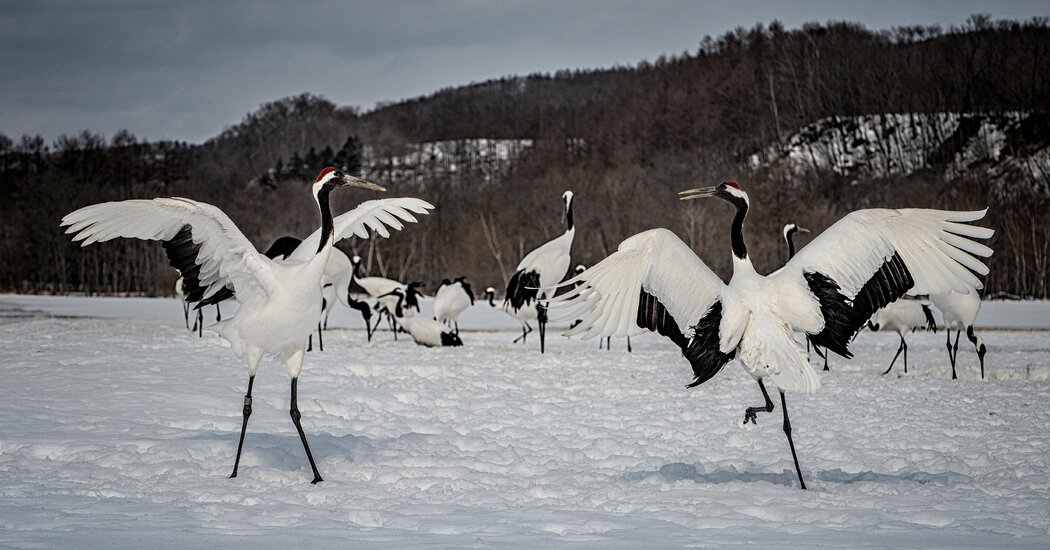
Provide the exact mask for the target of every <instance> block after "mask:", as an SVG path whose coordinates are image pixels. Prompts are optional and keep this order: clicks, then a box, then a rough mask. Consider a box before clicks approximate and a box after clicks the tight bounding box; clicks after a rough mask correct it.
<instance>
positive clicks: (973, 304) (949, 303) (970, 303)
mask: <svg viewBox="0 0 1050 550" xmlns="http://www.w3.org/2000/svg"><path fill="white" fill-rule="evenodd" d="M976 288H980V287H976ZM930 301H931V302H933V305H934V307H936V308H937V309H939V310H940V311H941V317H942V318H943V319H944V332H945V333H946V338H947V339H948V341H947V344H946V345H947V347H948V358H949V359H950V360H951V364H952V379H956V378H958V374H957V373H956V370H955V364H956V359H957V358H958V355H959V335H961V334H962V332H963V331H966V338H967V339H968V340H969V341H970V343H972V344H973V347H974V351H976V352H977V358H978V360H980V362H981V378H984V355H985V353H987V352H988V348H987V347H985V345H984V339H982V338H981V337H980V336H977V335H976V334H974V332H973V323H974V321H976V320H977V312H979V311H980V310H981V296H980V295H979V294H977V290H976V289H974V288H970V289H966V291H965V292H959V291H956V290H952V291H951V292H941V293H936V294H930ZM952 330H955V331H956V333H955V344H954V345H953V344H952V343H951V337H952Z"/></svg>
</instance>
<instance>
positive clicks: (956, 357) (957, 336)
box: [949, 330, 962, 380]
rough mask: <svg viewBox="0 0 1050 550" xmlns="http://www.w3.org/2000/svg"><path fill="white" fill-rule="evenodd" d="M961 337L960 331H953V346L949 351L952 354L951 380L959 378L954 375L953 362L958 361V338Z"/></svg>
mask: <svg viewBox="0 0 1050 550" xmlns="http://www.w3.org/2000/svg"><path fill="white" fill-rule="evenodd" d="M961 335H962V330H957V331H955V346H954V349H953V350H949V352H950V353H951V354H952V380H956V379H958V378H959V376H958V375H957V374H956V373H955V362H956V361H957V360H958V359H959V336H961Z"/></svg>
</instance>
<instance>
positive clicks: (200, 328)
mask: <svg viewBox="0 0 1050 550" xmlns="http://www.w3.org/2000/svg"><path fill="white" fill-rule="evenodd" d="M197 338H204V309H203V308H201V309H198V310H197Z"/></svg>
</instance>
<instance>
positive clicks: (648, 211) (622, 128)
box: [0, 16, 1050, 297]
mask: <svg viewBox="0 0 1050 550" xmlns="http://www.w3.org/2000/svg"><path fill="white" fill-rule="evenodd" d="M1048 113H1050V26H1048V23H1047V20H1046V19H1037V20H1032V21H1025V22H1017V21H991V20H989V19H988V18H986V17H981V16H974V17H972V18H971V19H970V20H969V22H968V24H967V25H966V26H965V27H963V28H950V29H940V28H930V27H906V28H897V29H893V30H889V31H873V30H869V29H865V28H864V27H862V26H859V25H856V24H852V23H828V24H809V25H806V26H803V27H802V28H800V29H791V30H789V29H784V28H783V27H782V26H780V25H779V24H776V23H774V24H771V25H768V26H764V25H758V26H755V27H754V28H751V29H737V30H735V31H732V32H729V33H726V34H724V35H723V36H721V37H718V38H710V37H708V38H703V39H702V40H700V39H699V37H698V47H697V48H695V49H694V50H692V51H689V52H685V53H683V54H681V55H678V56H673V57H662V58H660V59H656V60H653V61H651V62H645V63H641V64H639V65H637V66H633V67H626V66H625V67H615V68H610V69H604V70H593V71H562V72H558V73H555V74H553V75H529V76H520V77H519V76H508V77H506V78H502V79H499V80H492V81H488V82H482V83H473V84H469V85H465V86H462V87H458V88H451V89H445V90H441V91H438V92H436V93H434V94H432V95H430V96H426V97H421V98H416V99H412V100H409V101H404V102H399V103H394V104H389V105H383V106H379V107H377V108H376V109H374V110H371V111H368V112H361V111H359V110H358V109H355V108H350V107H339V106H336V105H334V104H332V103H331V102H329V101H327V100H325V99H323V98H320V97H316V96H313V95H311V94H309V93H305V94H302V95H300V96H296V97H290V98H285V99H280V100H277V101H274V102H271V103H267V104H265V105H263V106H261V107H260V108H259V109H258V110H257V111H255V112H252V113H250V114H248V115H247V116H246V117H245V118H244V119H243V120H242V121H240V122H239V123H236V124H234V125H232V126H230V127H229V128H227V130H225V131H224V132H223V133H222V134H220V135H219V136H216V137H215V138H213V139H211V140H209V141H207V142H206V143H204V144H199V145H190V144H181V143H144V142H140V141H139V140H137V139H136V138H135V137H134V136H131V135H129V134H127V133H120V134H118V135H117V136H114V137H112V138H111V139H109V140H107V139H106V138H104V137H103V136H98V135H95V134H92V133H91V132H90V131H85V132H84V133H83V134H81V135H78V136H64V137H61V138H59V139H58V140H56V141H55V142H54V143H51V144H48V143H45V142H44V140H42V139H40V138H39V137H33V136H22V137H21V138H20V139H17V140H16V139H11V138H8V137H4V136H2V135H0V196H2V198H3V201H2V205H0V216H2V221H0V224H2V225H0V227H3V239H2V240H0V255H2V257H4V258H5V259H9V260H8V261H6V262H5V263H4V265H2V266H0V290H17V291H88V292H145V293H167V292H169V288H170V283H171V282H173V281H174V277H173V276H172V272H171V270H170V268H168V267H167V266H166V263H165V262H164V259H163V254H162V252H161V251H160V247H159V246H157V245H156V244H155V243H111V244H105V245H102V246H93V247H89V248H86V249H83V250H77V249H76V247H75V246H74V245H71V244H70V243H69V242H68V238H67V237H65V236H64V235H62V234H61V232H60V231H59V230H58V229H57V223H58V220H59V218H61V216H62V215H63V214H65V213H66V212H68V211H70V210H72V209H74V208H76V207H79V206H82V205H84V204H88V203H92V202H98V201H102V200H115V199H122V198H130V197H154V196H168V195H181V196H189V197H192V198H195V199H198V200H202V201H206V202H212V203H214V204H217V205H218V206H220V207H221V208H223V209H224V210H225V211H226V212H227V213H228V214H229V215H230V216H231V218H233V219H234V220H235V221H237V223H238V224H239V226H240V227H242V229H244V231H245V233H246V235H247V236H248V237H249V238H250V239H251V240H252V241H253V242H254V243H255V244H256V245H257V246H258V247H260V248H265V247H266V246H267V245H268V244H269V242H270V241H271V240H272V239H274V238H276V237H278V236H280V235H283V234H297V235H303V234H305V233H307V232H308V231H309V230H311V229H312V228H313V226H314V225H315V224H316V223H317V214H316V207H315V206H314V205H313V204H312V201H311V199H310V197H309V195H308V193H306V191H305V189H304V187H303V186H302V185H301V182H303V181H309V180H312V178H313V176H314V175H316V171H317V170H318V169H319V168H320V167H322V166H324V165H326V164H333V163H334V164H339V165H341V166H345V167H347V168H352V169H357V170H360V171H361V172H363V173H364V175H365V176H367V177H370V178H373V179H376V180H378V181H380V182H381V183H383V184H384V185H387V186H388V187H389V188H390V191H391V194H393V195H414V196H420V197H422V198H426V199H428V200H430V201H432V202H434V203H435V204H437V205H438V206H439V209H438V211H437V212H436V213H435V214H434V215H433V216H431V217H429V219H427V220H424V221H423V223H422V225H423V226H424V228H422V229H419V228H412V227H410V228H408V230H406V231H404V232H403V233H401V234H397V235H395V236H394V237H393V238H392V239H391V240H389V241H384V242H375V241H367V242H348V243H344V244H343V245H342V246H343V248H344V249H346V250H354V251H358V252H360V253H362V255H363V256H365V257H366V266H365V267H366V270H367V271H368V272H369V273H373V274H378V273H382V274H385V275H388V276H394V277H403V278H407V279H418V280H422V281H426V282H428V283H435V282H436V281H440V280H441V279H442V278H445V277H450V276H457V275H466V276H468V277H469V278H470V279H472V280H473V281H476V282H477V284H478V285H484V286H488V285H492V286H496V287H500V286H502V284H503V281H504V280H505V277H506V276H507V275H508V270H510V269H512V268H513V267H514V264H516V263H517V260H518V258H520V254H521V253H522V251H527V250H528V249H529V248H531V247H533V246H535V245H537V244H539V243H541V242H543V241H544V240H545V239H547V238H549V237H551V236H553V235H555V234H557V233H560V231H561V230H562V229H561V227H560V225H559V221H560V211H559V207H560V206H559V205H560V200H559V197H560V196H561V193H562V192H563V191H564V190H565V189H572V190H573V191H575V192H576V195H577V203H576V207H577V211H576V218H577V223H578V226H579V229H578V232H577V237H576V242H575V244H574V249H573V252H574V253H573V256H574V263H575V262H577V261H578V262H580V263H584V264H590V263H593V262H595V261H598V260H599V259H601V258H602V257H603V256H604V255H606V254H608V253H609V252H611V251H612V250H614V249H615V247H616V245H617V244H618V243H619V241H620V240H622V239H623V238H625V237H626V236H628V235H630V234H632V233H634V232H637V231H639V230H643V229H647V228H651V227H656V226H665V227H669V228H671V229H672V230H674V231H676V232H677V233H678V234H679V235H681V236H682V237H683V239H685V240H686V241H687V242H689V243H690V244H691V245H692V246H693V247H694V249H695V250H697V252H698V253H699V254H700V255H701V257H702V258H703V259H704V260H705V261H706V262H708V263H709V264H710V265H711V266H712V267H713V268H714V269H715V270H716V271H718V272H721V273H725V272H726V271H727V269H728V263H729V254H728V252H727V249H728V244H727V242H726V238H725V235H724V230H723V229H724V227H725V225H726V224H727V223H728V219H729V216H730V212H728V211H726V209H725V208H719V206H720V205H717V204H707V205H696V204H689V205H684V204H680V203H678V202H677V201H675V200H674V193H675V192H677V191H678V190H681V189H684V188H687V187H693V186H697V185H702V184H713V183H717V182H718V181H721V180H723V179H736V180H738V181H740V182H741V183H742V184H743V185H744V188H745V189H746V190H747V191H748V192H749V193H750V194H751V197H752V204H753V207H752V212H751V217H750V219H749V225H748V238H749V239H750V241H751V242H752V245H751V247H750V249H751V250H752V254H753V256H754V258H755V261H756V265H757V267H759V269H761V270H772V269H774V268H775V267H777V266H779V265H780V264H781V263H782V262H783V255H784V251H783V249H782V248H780V245H779V240H778V237H779V228H780V226H782V225H783V224H784V223H786V222H788V221H793V222H796V223H799V224H802V225H806V226H810V227H813V228H814V229H815V230H817V231H819V230H821V229H823V228H825V227H827V226H828V225H829V224H830V223H832V222H833V221H834V220H835V219H837V218H838V217H840V216H841V215H842V214H844V213H845V212H848V211H849V210H853V209H856V208H862V207H872V206H886V207H895V206H918V207H938V208H965V209H975V208H983V207H985V206H990V207H991V210H990V212H989V216H988V218H987V221H986V223H987V224H988V225H990V226H993V227H995V228H996V229H997V234H996V236H995V237H994V239H993V241H992V243H991V244H992V246H993V248H995V249H996V250H997V253H996V255H995V256H993V257H992V259H991V260H990V265H991V267H992V273H991V274H990V275H989V277H988V279H987V286H988V290H989V291H990V292H992V293H1000V292H1001V293H1007V294H1012V295H1022V296H1041V297H1046V296H1047V292H1048V289H1047V287H1046V281H1047V280H1048V279H1050V271H1048V270H1050V261H1048V257H1050V250H1048V246H1050V245H1048V244H1047V243H1048V242H1050V229H1047V227H1048V226H1047V225H1046V224H1035V223H1033V221H1035V220H1037V219H1039V218H1041V217H1044V216H1045V212H1047V211H1050V203H1048V197H1047V196H1048V189H1050V184H1048V180H1050V166H1048V165H1050V162H1048V158H1050V157H1048V146H1050V123H1048ZM889 127H892V128H890V129H887V128H889ZM0 130H2V129H0ZM890 144H892V147H893V148H895V149H892V150H891V148H890ZM880 149H882V151H880ZM800 152H801V153H800ZM807 152H808V154H809V156H808V157H806V156H805V153H807ZM820 155H824V157H826V158H827V159H829V160H828V161H827V162H818V161H817V157H818V156H820ZM800 158H802V159H803V161H801V162H800V161H799V159H800ZM843 159H847V161H846V162H842V160H843ZM857 159H860V162H855V161H856V160H857ZM879 162H893V163H898V164H900V163H905V164H906V166H903V167H898V168H897V169H889V170H882V169H873V168H872V166H876V165H877V164H878V163H879ZM360 199H361V197H359V196H356V195H350V196H347V197H341V198H337V201H338V202H337V203H336V205H335V206H336V208H343V209H346V208H349V207H351V206H352V205H353V203H354V202H356V201H358V200H360Z"/></svg>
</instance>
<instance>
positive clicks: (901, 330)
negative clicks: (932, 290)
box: [868, 299, 937, 374]
mask: <svg viewBox="0 0 1050 550" xmlns="http://www.w3.org/2000/svg"><path fill="white" fill-rule="evenodd" d="M868 328H869V329H871V330H872V331H876V332H877V331H880V330H892V331H893V332H896V333H897V336H900V338H901V345H900V346H897V354H896V355H894V356H893V360H892V361H890V366H889V367H888V368H887V369H886V372H884V373H882V374H889V372H890V370H892V369H893V364H894V363H896V362H897V356H898V355H900V354H901V351H903V352H904V372H905V373H907V372H908V342H906V341H905V340H904V336H905V335H906V334H908V333H909V332H914V331H915V330H917V329H920V328H924V329H926V330H932V331H933V332H937V321H936V320H935V319H934V318H933V311H931V310H930V306H928V305H926V304H923V303H920V302H918V301H916V300H908V299H900V300H897V301H895V302H890V303H889V304H886V307H884V308H882V309H880V310H879V312H878V315H877V316H876V318H875V322H874V323H872V322H871V320H870V319H869V320H868Z"/></svg>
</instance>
